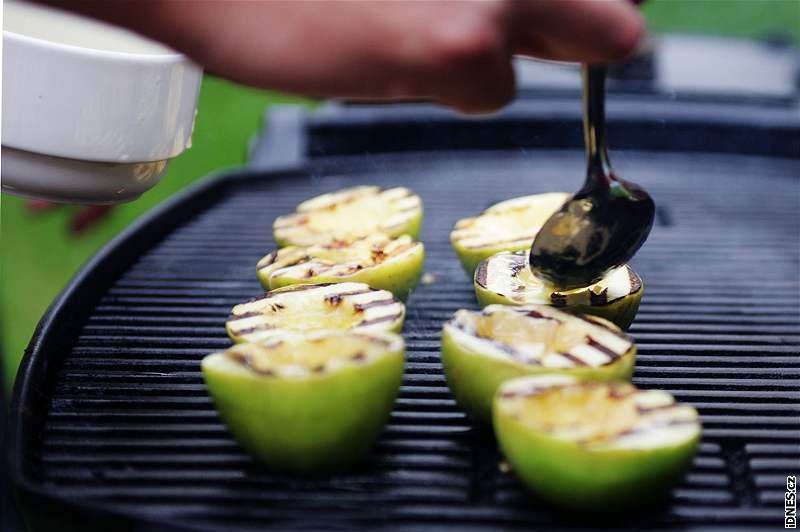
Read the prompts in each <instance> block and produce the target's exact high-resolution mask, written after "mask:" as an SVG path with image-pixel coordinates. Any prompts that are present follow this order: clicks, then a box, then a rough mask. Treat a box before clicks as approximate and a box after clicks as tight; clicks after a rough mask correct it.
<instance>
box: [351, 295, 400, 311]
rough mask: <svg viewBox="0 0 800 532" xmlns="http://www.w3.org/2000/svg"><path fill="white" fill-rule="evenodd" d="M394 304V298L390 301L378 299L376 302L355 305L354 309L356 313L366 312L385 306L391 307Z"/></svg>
mask: <svg viewBox="0 0 800 532" xmlns="http://www.w3.org/2000/svg"><path fill="white" fill-rule="evenodd" d="M394 302H395V300H394V298H393V297H390V298H389V299H378V300H376V301H370V302H369V303H356V304H355V305H353V309H354V310H355V311H356V312H364V311H365V310H367V309H369V308H373V307H382V306H383V305H390V304H392V303H394Z"/></svg>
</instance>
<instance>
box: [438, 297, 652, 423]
mask: <svg viewBox="0 0 800 532" xmlns="http://www.w3.org/2000/svg"><path fill="white" fill-rule="evenodd" d="M635 357H636V345H635V344H634V342H633V340H632V339H631V338H630V337H628V336H626V335H625V334H623V333H622V332H621V331H620V330H619V328H618V327H617V326H616V325H614V324H613V323H611V322H609V321H606V320H604V319H602V318H596V317H594V316H586V317H584V316H574V315H572V314H569V313H566V312H563V311H560V310H558V309H555V308H553V307H548V306H544V305H532V306H526V307H510V306H506V305H490V306H488V307H486V308H485V309H483V310H482V311H479V312H474V311H469V310H459V311H458V312H456V313H455V316H454V317H453V319H451V320H450V321H449V322H447V323H446V324H445V325H444V329H443V331H442V363H443V365H444V372H445V376H446V377H447V384H448V386H449V387H450V390H451V391H452V392H453V395H455V398H456V400H457V401H458V404H459V405H460V406H461V408H463V409H464V411H465V412H467V414H469V415H470V416H471V417H472V418H474V419H475V420H476V421H478V422H481V423H489V421H490V418H491V410H492V397H494V394H495V392H496V391H497V388H498V387H499V386H500V384H502V383H503V382H504V381H506V380H508V379H512V378H514V377H520V376H524V375H538V374H545V373H547V374H550V373H556V374H563V375H571V376H573V377H575V378H578V379H584V380H598V381H608V380H622V379H630V377H631V374H632V373H633V363H634V359H635Z"/></svg>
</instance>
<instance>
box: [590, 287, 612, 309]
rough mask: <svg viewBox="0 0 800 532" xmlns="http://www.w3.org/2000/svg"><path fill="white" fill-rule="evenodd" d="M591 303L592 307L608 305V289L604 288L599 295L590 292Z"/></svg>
mask: <svg viewBox="0 0 800 532" xmlns="http://www.w3.org/2000/svg"><path fill="white" fill-rule="evenodd" d="M589 303H590V304H591V305H595V306H596V305H605V304H606V303H608V288H607V287H606V288H603V290H602V291H601V292H600V293H599V294H595V293H594V292H593V291H591V290H589Z"/></svg>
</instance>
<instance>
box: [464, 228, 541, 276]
mask: <svg viewBox="0 0 800 532" xmlns="http://www.w3.org/2000/svg"><path fill="white" fill-rule="evenodd" d="M450 243H451V244H452V245H453V249H454V250H455V252H456V255H458V260H459V262H461V266H462V267H463V268H464V271H465V272H467V275H469V276H470V278H472V277H473V276H474V275H475V269H476V268H477V267H478V264H480V263H481V262H483V261H484V260H486V259H488V258H489V257H491V256H492V255H496V254H497V253H500V252H501V251H511V252H515V251H523V250H530V249H531V244H533V241H532V240H531V243H530V244H527V245H525V246H505V247H493V248H477V249H470V248H465V247H464V246H462V245H460V244H458V243H457V242H456V241H455V240H453V239H452V238H451V239H450Z"/></svg>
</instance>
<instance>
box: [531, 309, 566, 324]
mask: <svg viewBox="0 0 800 532" xmlns="http://www.w3.org/2000/svg"><path fill="white" fill-rule="evenodd" d="M525 315H526V316H528V317H530V318H536V319H540V320H549V321H556V322H559V323H561V320H559V319H558V318H554V317H552V316H545V315H544V314H542V313H541V312H539V311H538V310H529V311H527V312H525Z"/></svg>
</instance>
